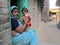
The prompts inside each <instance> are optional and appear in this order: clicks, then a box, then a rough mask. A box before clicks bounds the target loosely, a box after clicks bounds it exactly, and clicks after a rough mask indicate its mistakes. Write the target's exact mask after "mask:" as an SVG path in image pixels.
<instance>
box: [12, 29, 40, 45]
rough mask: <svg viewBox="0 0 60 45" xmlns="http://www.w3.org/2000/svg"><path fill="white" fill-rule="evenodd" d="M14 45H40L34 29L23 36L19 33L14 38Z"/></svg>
mask: <svg viewBox="0 0 60 45" xmlns="http://www.w3.org/2000/svg"><path fill="white" fill-rule="evenodd" d="M12 44H13V45H39V43H38V38H37V35H36V32H35V30H34V29H29V30H28V31H26V32H23V33H22V34H19V33H17V34H16V36H15V37H12Z"/></svg>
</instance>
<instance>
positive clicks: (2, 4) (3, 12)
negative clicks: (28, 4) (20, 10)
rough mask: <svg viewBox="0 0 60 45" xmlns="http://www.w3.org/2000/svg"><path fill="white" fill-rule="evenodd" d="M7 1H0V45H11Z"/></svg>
mask: <svg viewBox="0 0 60 45" xmlns="http://www.w3.org/2000/svg"><path fill="white" fill-rule="evenodd" d="M9 24H10V22H9V15H8V0H0V45H11V40H10V36H11V34H10V25H9Z"/></svg>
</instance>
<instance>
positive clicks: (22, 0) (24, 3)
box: [17, 0, 28, 18]
mask: <svg viewBox="0 0 60 45" xmlns="http://www.w3.org/2000/svg"><path fill="white" fill-rule="evenodd" d="M17 6H18V8H19V18H20V17H22V8H23V7H26V8H28V0H18V3H17Z"/></svg>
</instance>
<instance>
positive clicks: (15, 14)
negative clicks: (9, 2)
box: [11, 6, 19, 18]
mask: <svg viewBox="0 0 60 45" xmlns="http://www.w3.org/2000/svg"><path fill="white" fill-rule="evenodd" d="M11 13H12V16H13V17H15V18H18V14H19V12H18V8H17V7H16V6H12V7H11Z"/></svg>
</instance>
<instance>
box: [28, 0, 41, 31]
mask: <svg viewBox="0 0 60 45" xmlns="http://www.w3.org/2000/svg"><path fill="white" fill-rule="evenodd" d="M29 12H30V13H31V18H32V27H33V28H34V29H36V30H37V29H38V28H39V24H40V21H41V12H40V10H38V5H37V0H29ZM37 26H38V27H37Z"/></svg>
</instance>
